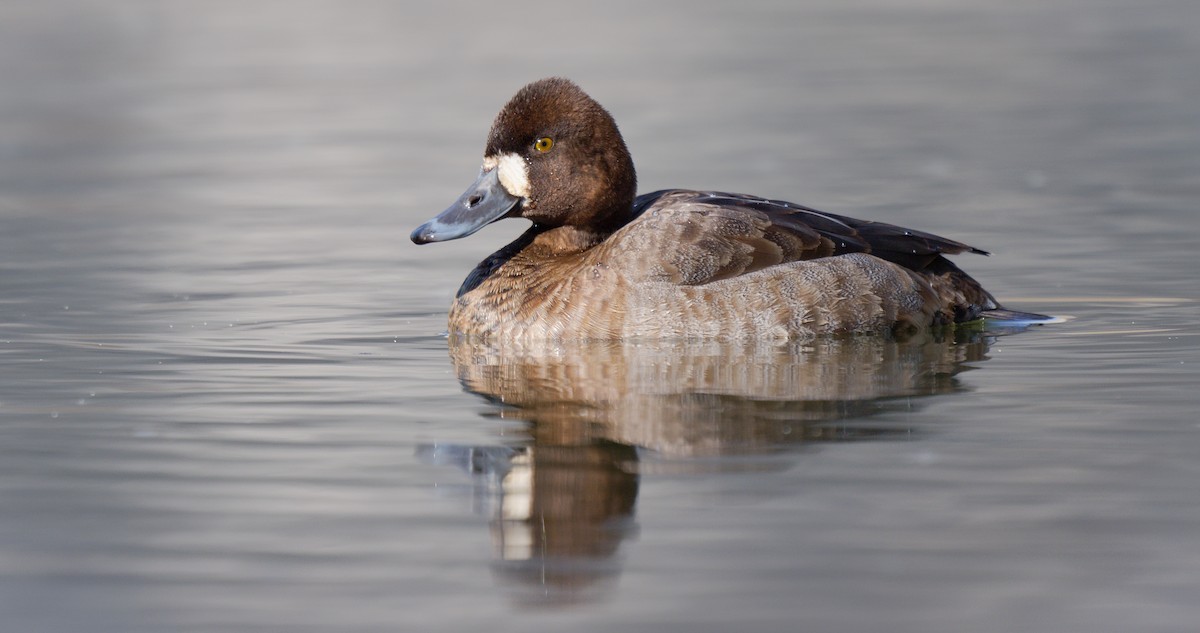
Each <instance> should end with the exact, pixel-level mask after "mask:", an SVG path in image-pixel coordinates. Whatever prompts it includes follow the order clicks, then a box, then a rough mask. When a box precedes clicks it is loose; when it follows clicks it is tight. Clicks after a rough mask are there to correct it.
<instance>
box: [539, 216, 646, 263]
mask: <svg viewBox="0 0 1200 633" xmlns="http://www.w3.org/2000/svg"><path fill="white" fill-rule="evenodd" d="M623 224H624V223H621V224H618V225H617V226H616V227H614V228H613V230H616V229H617V228H620V226H622V225H623ZM613 230H607V231H606V230H596V229H592V228H580V227H577V226H559V227H553V228H544V227H539V226H533V227H531V228H530V229H529V233H532V234H533V242H532V243H531V244H530V245H529V246H527V247H526V250H527V251H531V252H530V254H534V255H537V256H547V257H560V256H563V255H573V254H575V253H582V252H583V251H586V250H588V249H590V248H592V247H594V246H596V245H597V244H599V243H600V242H603V241H604V240H605V239H606V238H607V237H608V236H609V235H612V232H613Z"/></svg>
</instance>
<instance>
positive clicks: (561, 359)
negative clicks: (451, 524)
mask: <svg viewBox="0 0 1200 633" xmlns="http://www.w3.org/2000/svg"><path fill="white" fill-rule="evenodd" d="M986 352H987V337H986V336H985V335H984V334H982V333H980V332H963V331H960V332H959V333H958V334H957V335H956V336H951V337H936V336H933V335H930V336H927V337H923V338H915V339H909V340H905V341H891V340H882V339H880V338H867V337H863V338H846V339H826V340H819V341H809V342H805V343H794V344H785V345H769V344H753V343H751V344H739V343H718V342H686V341H685V342H638V343H632V342H627V343H620V342H617V343H612V342H605V343H579V344H570V345H565V344H556V345H548V346H546V347H541V348H528V347H525V348H514V347H499V346H488V345H482V344H476V343H471V342H467V341H455V340H452V341H451V343H450V355H451V358H452V359H453V362H454V366H455V368H456V370H457V372H458V378H459V380H460V381H461V382H462V384H463V386H464V387H465V388H466V389H467V390H468V391H470V392H472V393H476V394H479V395H481V396H483V397H485V398H487V399H488V400H490V401H492V402H494V403H497V405H498V406H497V407H496V410H495V415H497V416H498V417H500V418H503V419H517V420H521V421H523V422H525V423H526V424H527V430H526V434H522V437H521V438H520V441H519V442H518V443H517V444H516V445H510V446H492V447H462V446H448V445H430V446H425V447H422V449H421V450H422V452H423V453H424V454H425V457H426V458H427V459H429V460H430V461H433V462H435V463H455V464H458V465H459V466H461V467H464V468H466V469H467V470H468V471H469V472H471V473H473V474H474V475H475V476H476V477H477V483H478V488H477V490H479V491H480V492H481V494H480V501H481V502H482V503H481V504H480V508H481V509H482V511H484V512H486V513H487V514H488V516H489V518H490V525H491V531H492V537H493V542H494V544H495V558H496V560H495V568H496V570H497V573H498V576H499V577H500V578H502V579H503V581H504V584H505V585H506V586H507V587H508V588H509V589H511V590H512V591H513V592H514V595H515V597H516V599H517V600H518V601H520V602H523V603H524V602H530V603H544V604H567V603H572V602H578V601H587V600H593V599H596V598H597V597H599V596H602V595H603V593H604V591H603V590H604V588H605V587H606V586H607V585H608V582H605V581H611V580H612V579H615V577H616V576H617V574H618V573H619V571H620V567H619V559H618V558H617V557H615V556H614V555H615V554H616V552H617V550H618V548H619V546H620V544H621V542H622V541H623V540H624V539H626V538H628V537H629V536H630V535H632V534H634V533H636V530H635V525H634V522H633V518H632V517H633V514H634V505H635V501H636V499H637V493H638V477H639V472H640V471H641V470H642V466H641V465H640V464H639V450H644V451H651V452H650V453H649V454H650V455H652V456H653V463H654V464H655V467H656V468H664V467H667V468H670V469H671V470H672V471H673V472H677V471H678V470H680V469H687V468H697V469H703V470H705V471H709V472H711V471H712V470H714V469H738V470H742V469H745V468H764V467H765V468H771V467H776V465H778V466H779V467H782V465H783V464H784V463H785V462H783V461H782V460H761V459H743V458H734V457H730V456H731V455H762V454H765V453H769V452H772V451H778V450H781V449H786V448H788V447H793V446H796V445H798V444H801V443H805V442H815V441H847V440H858V439H864V438H881V437H882V438H886V437H889V436H907V435H909V434H910V433H911V431H912V429H910V428H909V427H908V426H907V425H906V424H899V425H897V424H891V425H889V424H883V423H879V422H871V421H870V419H869V418H870V416H872V415H874V414H876V413H880V412H883V411H888V410H894V409H897V408H899V409H904V410H912V409H913V407H914V406H915V403H914V400H913V399H914V398H915V397H919V396H931V395H935V394H943V393H951V392H954V391H958V390H961V389H962V387H961V386H960V384H959V382H958V381H957V379H956V378H955V375H956V374H958V373H960V372H962V371H964V370H965V369H968V368H970V366H971V365H970V363H971V362H973V361H982V360H984V359H986ZM888 419H894V418H893V417H889V418H888ZM718 456H719V457H721V459H704V458H710V457H718Z"/></svg>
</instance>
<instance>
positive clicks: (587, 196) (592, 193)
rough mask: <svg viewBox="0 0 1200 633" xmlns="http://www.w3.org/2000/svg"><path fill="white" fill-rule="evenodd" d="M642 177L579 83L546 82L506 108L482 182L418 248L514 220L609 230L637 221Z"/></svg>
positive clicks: (424, 234)
mask: <svg viewBox="0 0 1200 633" xmlns="http://www.w3.org/2000/svg"><path fill="white" fill-rule="evenodd" d="M636 192H637V177H636V175H635V173H634V170H633V160H632V159H631V158H630V156H629V150H628V149H626V147H625V141H624V139H622V138H621V133H620V132H619V131H618V130H617V124H616V122H615V121H613V118H612V116H611V115H610V114H609V113H608V112H607V111H606V110H605V109H604V108H602V107H601V106H600V104H599V103H596V102H595V101H594V100H593V99H592V98H591V97H589V96H587V94H585V93H584V92H583V90H581V89H580V88H579V86H576V85H575V84H574V83H572V82H570V81H568V80H566V79H560V78H552V79H542V80H540V81H535V82H533V83H531V84H529V85H528V86H525V87H524V88H522V89H521V90H520V91H519V92H517V94H516V95H515V96H514V97H513V98H512V99H511V100H510V101H509V102H508V104H507V105H505V106H504V108H503V109H502V110H500V114H499V115H497V116H496V121H495V122H494V123H492V130H491V132H490V133H489V134H488V140H487V147H486V148H485V149H484V152H483V167H482V168H481V169H480V171H479V177H478V178H476V179H475V182H474V183H472V184H471V186H470V187H468V188H467V190H466V191H465V192H464V193H463V194H462V196H460V197H459V198H458V200H456V201H455V202H454V204H452V205H450V207H449V208H448V209H446V210H445V211H443V212H441V213H440V214H438V216H437V217H435V218H433V219H432V220H430V221H428V222H426V223H425V224H422V225H421V226H419V227H417V229H416V230H415V231H413V233H412V236H411V237H412V241H414V242H416V243H417V244H427V243H429V242H442V241H446V240H453V239H457V238H460V237H466V236H468V235H470V234H472V233H474V232H475V231H478V230H479V229H481V228H483V227H484V226H486V225H488V224H490V223H492V222H495V221H496V220H499V219H501V218H506V217H522V218H528V219H530V220H532V221H533V223H534V224H535V225H537V226H539V227H544V228H553V227H560V226H573V227H576V228H579V229H583V230H586V231H594V232H597V233H609V232H612V231H614V230H616V229H617V228H619V227H620V226H621V225H623V224H624V223H625V222H627V221H628V220H629V217H630V212H631V208H632V204H633V198H634V196H635V195H636Z"/></svg>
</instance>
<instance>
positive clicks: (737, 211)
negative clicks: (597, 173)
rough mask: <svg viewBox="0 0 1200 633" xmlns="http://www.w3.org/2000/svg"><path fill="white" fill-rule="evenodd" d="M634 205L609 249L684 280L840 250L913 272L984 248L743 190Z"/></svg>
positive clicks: (662, 275)
mask: <svg viewBox="0 0 1200 633" xmlns="http://www.w3.org/2000/svg"><path fill="white" fill-rule="evenodd" d="M634 211H635V213H637V218H636V219H635V220H634V221H632V222H631V223H630V224H628V225H627V226H625V227H624V228H622V229H621V230H620V231H619V232H618V233H617V234H616V235H614V236H613V237H614V238H617V239H612V240H610V243H611V248H612V249H614V251H616V252H612V253H610V255H614V256H615V255H618V254H624V255H627V256H628V262H629V263H630V264H635V263H637V265H635V266H634V270H633V271H630V272H635V273H636V272H642V273H644V274H645V276H646V277H652V278H657V279H663V280H669V281H672V282H674V283H679V284H686V285H696V284H703V283H708V282H711V281H717V280H719V279H727V278H730V277H736V276H738V275H742V274H745V273H748V272H753V271H755V270H759V269H762V268H766V267H768V266H773V265H775V264H780V263H783V262H789V261H797V260H808V259H817V258H820V257H830V256H833V255H842V254H845V253H871V254H873V255H875V256H877V257H879V258H881V259H885V260H888V261H891V262H894V263H896V264H899V265H901V266H905V267H907V268H910V269H913V270H917V271H924V270H925V269H926V268H927V267H929V266H930V265H934V264H935V263H937V264H938V265H940V261H944V260H941V258H940V256H941V255H952V254H957V253H963V252H971V253H979V254H983V255H986V254H987V253H986V252H985V251H982V250H979V249H977V248H974V247H971V246H968V245H966V244H963V243H961V242H956V241H954V240H950V239H946V238H944V237H940V236H937V235H933V234H932V233H925V232H923V231H916V230H913V229H906V228H903V227H899V226H895V225H892V224H887V223H884V222H871V221H867V220H858V219H855V218H848V217H844V216H839V215H834V214H832V213H825V212H822V211H817V210H816V209H811V208H809V207H806V206H803V205H799V204H795V203H791V202H784V201H780V200H768V199H765V198H758V197H754V196H747V195H742V194H731V193H722V192H714V191H688V190H679V189H674V190H664V191H656V192H654V193H650V194H645V195H643V196H640V197H638V199H637V200H636V201H635V203H634ZM618 236H619V237H618ZM622 259H624V258H622ZM939 260H940V261H939ZM638 276H641V275H638Z"/></svg>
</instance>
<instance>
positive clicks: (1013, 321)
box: [980, 308, 1063, 327]
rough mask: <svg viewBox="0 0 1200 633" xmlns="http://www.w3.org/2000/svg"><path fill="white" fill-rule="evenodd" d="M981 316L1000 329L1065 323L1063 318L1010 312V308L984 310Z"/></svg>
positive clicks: (1016, 311) (1033, 313) (1015, 311)
mask: <svg viewBox="0 0 1200 633" xmlns="http://www.w3.org/2000/svg"><path fill="white" fill-rule="evenodd" d="M980 316H982V317H983V318H984V319H985V320H986V321H987V322H988V324H990V325H997V326H1000V327H1027V326H1030V325H1044V324H1046V323H1061V322H1062V321H1063V319H1062V317H1055V316H1048V315H1045V314H1037V313H1035V312H1020V311H1018V310H1009V309H1008V308H995V309H992V310H984V311H983V312H982V313H981V314H980Z"/></svg>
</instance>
